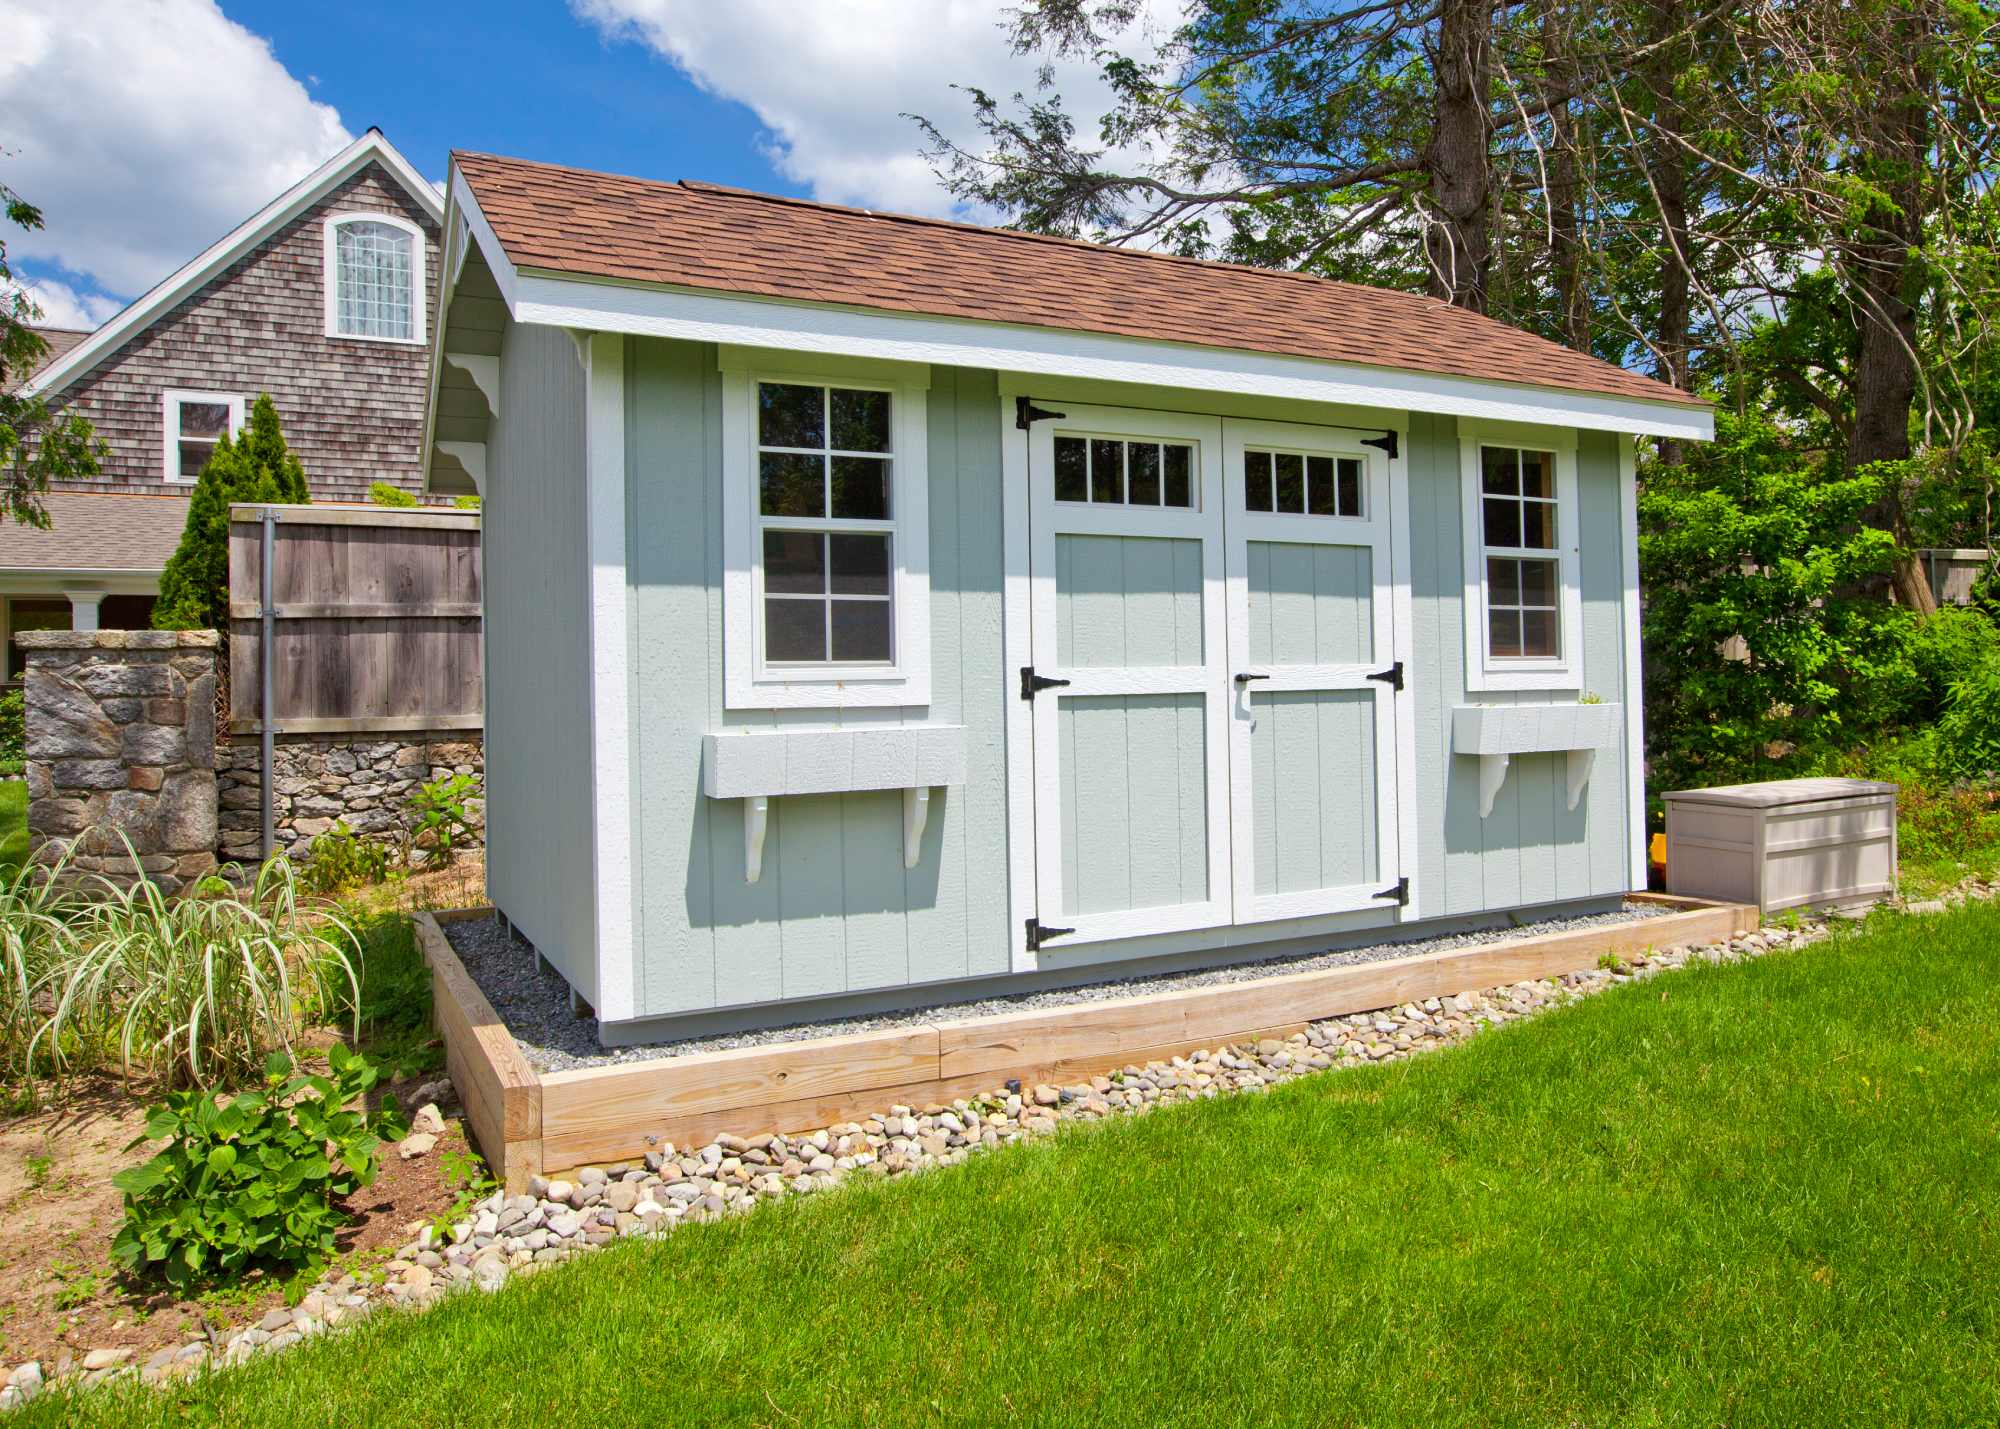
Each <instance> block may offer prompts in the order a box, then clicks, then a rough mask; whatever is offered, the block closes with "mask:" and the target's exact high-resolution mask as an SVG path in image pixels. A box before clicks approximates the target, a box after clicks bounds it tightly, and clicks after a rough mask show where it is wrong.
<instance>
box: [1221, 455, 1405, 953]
mask: <svg viewBox="0 0 2000 1429" xmlns="http://www.w3.org/2000/svg"><path fill="white" fill-rule="evenodd" d="M1367 440H1368V439H1367V438H1366V437H1365V436H1364V434H1363V433H1360V432H1353V431H1347V430H1343V429H1341V428H1335V427H1318V426H1307V425H1302V424H1299V423H1293V422H1266V421H1247V420H1240V419H1235V418H1231V419H1229V420H1226V421H1224V422H1223V424H1222V451H1223V459H1222V466H1223V485H1224V488H1225V496H1224V506H1223V510H1224V516H1223V526H1224V536H1225V548H1226V552H1227V557H1226V562H1227V586H1228V598H1227V608H1228V618H1229V643H1228V647H1227V648H1228V651H1229V662H1230V669H1231V671H1232V672H1234V674H1243V675H1250V676H1253V677H1254V680H1255V682H1254V685H1253V684H1251V683H1249V682H1242V683H1238V684H1236V685H1235V686H1234V688H1233V689H1232V691H1231V700H1230V718H1229V764H1230V770H1231V779H1230V811H1231V817H1230V826H1231V830H1232V833H1233V835H1234V839H1235V842H1236V848H1235V851H1234V856H1233V860H1232V866H1233V869H1234V878H1235V894H1236V917H1235V921H1236V922H1237V923H1239V924H1242V923H1262V922H1271V921H1276V920H1279V919H1285V918H1300V917H1309V916H1314V915H1317V914H1326V913H1346V912H1353V911H1355V910H1356V909H1362V908H1382V907H1396V906H1397V901H1396V899H1395V898H1394V897H1393V896H1390V897H1384V896H1382V895H1383V894H1384V892H1385V891H1387V890H1390V889H1392V888H1393V887H1394V886H1395V884H1396V881H1397V879H1398V878H1399V877H1400V876H1401V875H1402V872H1403V870H1404V868H1405V867H1406V864H1405V850H1404V845H1403V843H1402V834H1403V827H1402V819H1401V813H1402V810H1403V808H1404V805H1405V800H1404V798H1403V790H1402V784H1401V780H1400V779H1399V777H1398V776H1399V774H1400V772H1401V770H1402V769H1404V768H1406V767H1407V765H1406V764H1405V762H1404V760H1403V758H1402V755H1401V746H1402V744H1403V743H1404V741H1403V739H1402V738H1401V736H1402V734H1403V731H1404V729H1405V727H1406V726H1408V725H1409V724H1410V723H1411V713H1412V711H1411V707H1410V701H1409V698H1408V696H1407V694H1406V693H1399V692H1398V691H1397V690H1396V689H1395V688H1394V686H1393V685H1392V684H1391V683H1389V682H1386V681H1381V680H1377V679H1374V678H1373V677H1374V676H1375V675H1377V674H1379V673H1380V672H1382V671H1384V670H1385V669H1387V668H1389V667H1390V666H1391V665H1392V664H1394V663H1395V662H1396V661H1398V660H1401V659H1402V658H1403V655H1402V653H1401V651H1400V649H1399V647H1398V644H1397V638H1396V627H1397V623H1398V622H1397V611H1396V606H1397V601H1396V595H1395V592H1396V581H1397V571H1396V560H1395V556H1394V553H1393V551H1392V549H1391V546H1392V536H1393V533H1394V531H1395V521H1394V515H1395V507H1394V504H1393V502H1392V500H1391V497H1390V486H1391V483H1390V475H1389V459H1388V456H1387V453H1385V452H1383V451H1382V450H1381V449H1380V448H1378V447H1372V446H1369V445H1367V444H1366V443H1367ZM1251 447H1278V448H1284V449H1287V450H1292V451H1303V452H1308V453H1316V454H1324V455H1327V456H1331V457H1335V458H1340V457H1351V458H1355V459H1358V460H1360V461H1361V463H1362V470H1363V483H1362V489H1363V501H1362V512H1361V514H1360V515H1359V516H1308V515H1303V514H1299V515H1292V514H1283V513H1275V512H1263V511H1252V510H1250V509H1249V508H1248V507H1247V505H1246V504H1245V498H1244V483H1243V479H1242V472H1243V466H1244V453H1245V451H1246V450H1247V449H1249V448H1251ZM1397 449H1398V451H1400V450H1401V441H1400V434H1399V439H1398V442H1397ZM1252 541H1275V542H1295V543H1300V544H1306V545H1328V546H1337V545H1338V546H1363V547H1366V548H1367V549H1368V551H1369V553H1370V559H1369V573H1370V591H1369V614H1370V616H1371V618H1372V619H1371V632H1370V637H1371V638H1370V640H1369V654H1368V657H1367V659H1365V660H1363V661H1359V662H1356V663H1352V664H1286V665H1263V666H1260V665H1258V664H1255V663H1253V662H1252V661H1251V659H1250V618H1249V616H1250V612H1249V606H1250V601H1249V560H1248V557H1249V545H1250V542H1252ZM1404 594H1405V598H1407V582H1405V585H1404ZM1405 669H1407V666H1405ZM1234 674H1233V675H1232V679H1233V678H1234ZM1286 690H1360V691H1366V692H1368V693H1369V694H1371V695H1373V696H1374V706H1375V730H1376V738H1375V748H1374V751H1373V754H1374V759H1375V789H1376V806H1375V818H1376V829H1375V836H1376V848H1377V850H1378V860H1379V862H1378V867H1377V869H1376V872H1375V874H1374V876H1372V877H1370V878H1369V879H1368V880H1367V881H1366V882H1364V883H1357V884H1354V885H1351V886H1340V887H1327V888H1317V889H1310V890H1301V891H1299V892H1295V893H1284V894H1259V893H1258V892H1257V888H1256V864H1255V855H1254V849H1255V838H1256V832H1257V831H1256V820H1255V816H1254V810H1253V799H1252V783H1251V775H1252V768H1251V732H1252V730H1253V728H1254V727H1255V720H1254V719H1253V717H1252V714H1251V710H1252V696H1253V694H1256V693H1264V692H1269V691H1286Z"/></svg>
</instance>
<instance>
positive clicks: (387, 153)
mask: <svg viewBox="0 0 2000 1429" xmlns="http://www.w3.org/2000/svg"><path fill="white" fill-rule="evenodd" d="M371 162H376V163H380V164H381V165H382V167H384V168H385V169H387V170H388V171H389V172H390V173H391V174H393V175H394V176H395V177H396V180H397V182H399V183H401V184H402V186H403V187H404V188H405V189H407V190H408V191H409V194H410V197H412V198H414V199H415V200H416V201H417V203H418V204H419V205H420V206H421V207H422V208H423V210H424V212H425V213H427V214H428V215H430V218H431V221H432V222H434V223H436V222H442V221H443V218H444V204H443V200H442V197H441V195H440V194H439V193H438V191H437V189H436V187H435V186H434V185H432V183H431V182H430V180H428V179H426V178H425V177H424V176H423V175H422V174H419V173H418V172H417V171H416V170H415V169H413V168H412V167H410V161H409V160H407V159H405V158H404V157H403V156H402V154H401V153H399V152H398V151H397V149H396V146H395V145H394V144H391V143H390V142H389V141H388V140H387V139H385V138H383V137H382V134H381V131H379V130H376V129H370V130H369V131H368V132H367V133H366V134H363V135H362V136H361V137H360V138H359V139H356V140H355V141H354V142H353V143H352V144H349V145H348V146H347V147H346V148H345V149H342V150H341V151H340V152H339V153H338V154H335V155H334V156H333V157H332V158H331V159H328V160H327V161H326V162H325V163H324V164H321V165H320V166H319V167H318V168H317V169H314V170H313V171H312V172H311V173H310V174H307V175H306V176H305V177H304V178H302V179H300V180H299V181H298V182H297V183H296V184H293V185H292V186H291V187H290V188H289V189H286V190H285V192H283V193H282V194H280V195H278V197H277V198H275V199H273V200H271V202H270V203H268V204H266V205H265V206H264V207H263V208H261V209H259V210H258V211H257V212H256V213H255V214H253V215H251V216H250V217H249V218H248V219H246V220H245V221H244V222H243V223H242V224H241V225H240V226H238V227H237V228H236V229H235V230H234V231H232V232H231V233H229V234H227V235H226V236H224V237H223V238H221V239H219V240H217V241H216V242H215V243H214V244H213V245H211V246H210V247H209V248H208V250H207V251H206V252H204V253H202V254H201V255H200V256H199V257H197V258H195V259H194V260H193V261H192V262H190V263H187V264H185V265H184V266H183V267H182V268H181V269H180V270H179V271H178V272H175V273H174V274H172V275H171V276H169V277H167V278H165V279H163V280H162V281H161V282H159V283H157V284H155V285H154V286H153V288H152V289H151V290H150V291H149V292H147V293H146V294H145V296H143V297H141V298H139V299H138V300H137V301H135V302H133V303H132V304H131V305H130V306H128V307H127V308H126V309H125V310H124V311H123V312H121V313H119V314H118V316H116V317H114V318H113V319H111V321H110V322H108V323H106V324H105V325H104V326H103V327H101V328H99V329H98V330H97V331H96V332H94V333H92V334H91V335H90V336H89V337H87V338H85V339H84V340H83V341H82V342H80V343H78V344H77V345H76V346H75V347H73V348H71V349H70V350H69V351H68V352H66V353H64V354H63V355H62V357H60V358H58V359H57V360H56V361H54V362H52V363H50V364H49V365H48V366H47V367H44V368H43V369H42V370H41V371H40V372H38V373H36V374H35V375H34V376H33V377H32V378H30V379H29V380H28V382H27V383H26V384H25V385H24V386H23V387H22V389H21V390H22V392H23V394H24V395H27V396H31V397H34V396H44V395H46V394H48V393H51V392H60V391H61V390H62V389H63V388H65V387H67V386H68V385H69V384H70V383H71V382H73V381H75V380H76V379H77V378H78V377H81V376H82V375H83V374H84V373H86V372H88V371H90V370H91V369H92V368H93V367H95V366H97V364H98V363H100V362H102V361H103V360H104V359H105V358H107V357H109V356H110V355H111V354H112V353H114V352H116V351H118V349H120V348H121V347H123V346H124V345H125V344H126V343H127V342H129V341H131V340H132V339H133V338H134V337H136V336H138V334H140V333H142V332H144V331H145V330H146V329H147V328H148V327H150V326H151V325H152V323H153V321H154V319H156V318H158V317H159V316H160V315H161V314H162V313H166V312H169V311H171V310H172V309H173V308H174V307H176V306H177V305H178V304H180V303H181V302H182V301H183V300H184V299H185V298H187V297H188V295H189V294H191V293H193V292H195V291H197V290H198V289H200V288H201V287H202V286H204V285H205V284H207V283H208V282H209V281H210V280H211V279H213V278H214V277H215V276H216V275H217V274H218V273H220V272H222V271H223V269H225V268H227V267H228V266H229V265H230V264H231V263H234V262H235V261H236V260H237V259H239V258H241V257H242V256H243V255H244V254H245V253H248V252H249V251H250V250H251V249H253V248H255V247H256V246H257V245H258V244H260V243H262V242H263V241H264V240H265V239H267V238H269V237H270V236H271V235H272V234H273V233H275V232H277V231H278V230H279V229H280V228H282V227H284V226H285V225H286V224H287V223H290V222H291V221H292V220H293V219H294V218H297V217H298V216H299V214H301V213H303V212H304V211H305V210H306V209H307V208H309V207H311V206H312V205H313V204H314V203H316V202H318V201H319V199H321V198H322V197H324V196H325V195H326V194H327V193H329V192H331V191H332V190H333V189H334V188H336V187H338V186H339V185H340V184H342V183H344V182H346V181H347V180H348V179H349V178H351V177H352V176H353V175H354V174H355V173H357V172H358V171H360V170H361V169H362V168H364V167H365V166H366V165H368V164H369V163H371Z"/></svg>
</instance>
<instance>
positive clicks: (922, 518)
mask: <svg viewBox="0 0 2000 1429" xmlns="http://www.w3.org/2000/svg"><path fill="white" fill-rule="evenodd" d="M719 365H720V366H721V369H722V374H723V385H722V511H723V523H722V524H723V572H722V632H723V654H722V666H723V704H724V706H725V708H728V709H829V710H831V709H857V708H892V707H896V706H914V705H928V704H929V703H930V699H931V615H930V464H929V461H928V453H927V449H926V436H927V433H928V430H929V428H928V419H927V416H926V397H927V394H928V392H929V389H930V369H929V368H928V367H926V366H923V365H921V364H915V363H892V362H880V361H867V360H859V359H856V360H850V359H844V358H830V357H826V356H824V355H819V354H811V353H802V354H792V353H781V352H772V351H760V350H755V349H746V348H730V347H725V348H723V349H722V352H721V357H720V364H719ZM760 381H771V382H796V383H802V384H809V385H810V384H817V385H821V386H833V387H863V388H874V389H877V390H882V391H887V392H889V393H890V395H891V399H892V401H891V408H892V412H893V415H892V417H891V419H890V422H891V430H890V445H891V448H892V450H891V459H890V466H889V470H890V496H889V502H890V505H889V509H890V511H891V513H892V519H891V521H890V523H889V526H888V530H889V531H890V550H891V553H892V559H893V560H894V562H895V569H894V572H893V577H892V578H893V581H894V595H895V632H894V636H893V639H894V651H895V660H894V662H893V663H891V664H888V665H882V666H852V665H841V666H830V667H828V668H826V669H824V670H817V669H811V668H807V667H801V666H797V665H787V666H780V667H775V668H772V667H767V666H766V665H765V663H764V655H763V630H764V624H763V621H762V619H761V618H760V616H759V613H760V612H761V610H762V609H763V597H764V563H763V558H762V553H761V551H760V550H759V549H758V541H757V531H758V529H759V527H758V509H757V490H758V488H757V479H756V476H757V407H756V393H757V384H758V383H759V382H760Z"/></svg>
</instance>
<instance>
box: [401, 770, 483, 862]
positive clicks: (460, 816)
mask: <svg viewBox="0 0 2000 1429" xmlns="http://www.w3.org/2000/svg"><path fill="white" fill-rule="evenodd" d="M478 797H479V776H478V775H477V774H447V775H444V776H443V777H441V778H438V779H433V780H432V781H431V782H430V783H428V784H425V785H423V786H422V787H420V788H419V789H418V790H417V792H416V793H414V794H412V795H411V796H410V814H411V819H412V822H411V825H410V837H409V846H410V852H411V857H410V859H409V861H410V862H412V863H414V862H415V861H416V859H417V857H418V856H421V857H423V858H424V859H425V860H426V861H428V862H429V863H432V864H434V865H442V864H447V863H450V862H451V850H452V845H453V844H455V843H457V842H459V841H460V840H462V839H464V838H466V837H467V836H468V835H470V834H471V833H472V830H473V823H472V810H471V802H472V800H474V799H476V798H478Z"/></svg>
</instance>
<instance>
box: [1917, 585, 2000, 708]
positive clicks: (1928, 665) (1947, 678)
mask: <svg viewBox="0 0 2000 1429" xmlns="http://www.w3.org/2000/svg"><path fill="white" fill-rule="evenodd" d="M1910 663H1911V665H1912V666H1913V667H1915V670H1916V674H1917V678H1918V680H1920V681H1921V682H1922V685H1923V691H1922V702H1921V704H1920V705H1918V706H1917V707H1915V708H1913V709H1912V710H1911V711H1910V713H1911V715H1912V716H1914V717H1917V718H1920V719H1925V720H1931V719H1936V718H1937V717H1938V716H1939V715H1940V714H1941V713H1943V711H1944V708H1945V706H1946V704H1948V703H1949V702H1950V697H1951V687H1952V686H1953V685H1955V684H1957V683H1958V682H1959V681H1960V680H1963V679H1965V678H1966V677H1967V676H1968V675H1970V674H1972V673H1973V672H1975V671H1977V670H1981V669H1984V668H1986V667H1988V666H1992V665H1995V664H2000V626H1995V625H1994V623H1993V621H1992V620H1991V619H1990V618H1988V617H1987V615H1986V614H1985V613H1984V612H1982V611H1979V610H1976V609H1971V608H1968V607H1966V606H1961V605H1947V606H1942V607H1940V608H1939V610H1938V612H1937V614H1936V615H1933V616H1932V617H1931V618H1930V619H1929V620H1926V621H1924V622H1923V623H1922V624H1921V625H1919V626H1917V627H1916V629H1915V631H1914V632H1913V633H1912V635H1911V639H1910Z"/></svg>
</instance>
